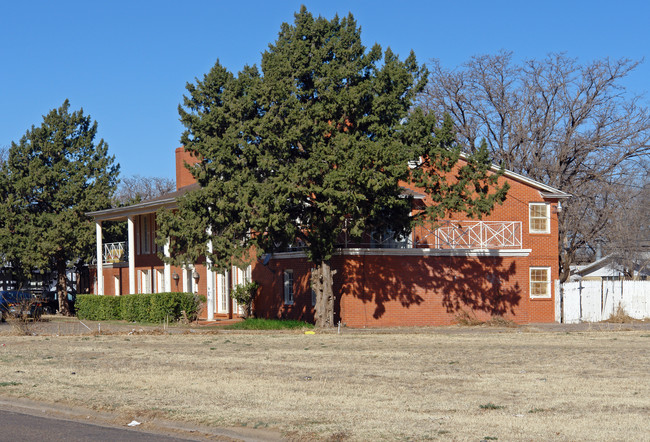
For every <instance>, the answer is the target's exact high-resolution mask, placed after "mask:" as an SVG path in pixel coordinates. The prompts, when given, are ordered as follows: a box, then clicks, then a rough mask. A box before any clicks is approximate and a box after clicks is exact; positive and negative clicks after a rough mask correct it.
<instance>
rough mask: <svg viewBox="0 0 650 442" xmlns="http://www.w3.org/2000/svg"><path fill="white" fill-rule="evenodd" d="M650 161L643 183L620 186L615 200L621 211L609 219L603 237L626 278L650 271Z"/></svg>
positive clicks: (607, 251)
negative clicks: (649, 269) (636, 273)
mask: <svg viewBox="0 0 650 442" xmlns="http://www.w3.org/2000/svg"><path fill="white" fill-rule="evenodd" d="M649 166H650V161H648V162H647V164H646V165H645V166H644V167H643V168H642V172H641V173H640V175H641V176H642V177H643V178H642V180H641V181H640V182H639V181H632V182H626V183H621V185H619V189H618V190H619V192H618V195H617V197H616V199H617V201H618V202H619V207H620V210H619V211H618V212H617V214H616V216H614V217H612V218H611V219H610V220H609V223H608V225H607V227H606V229H605V233H604V235H603V238H604V241H603V243H604V246H603V248H604V250H605V252H606V253H607V254H609V255H611V256H612V257H613V258H614V261H615V262H616V263H617V264H619V265H620V266H621V267H622V268H623V270H624V272H625V276H626V277H634V276H635V272H642V271H644V270H646V269H648V268H650V221H649V220H650V169H648V167H649Z"/></svg>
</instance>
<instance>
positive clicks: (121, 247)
mask: <svg viewBox="0 0 650 442" xmlns="http://www.w3.org/2000/svg"><path fill="white" fill-rule="evenodd" d="M128 256H129V253H128V248H127V244H126V242H109V243H106V244H104V264H115V263H118V262H126V261H127V260H128Z"/></svg>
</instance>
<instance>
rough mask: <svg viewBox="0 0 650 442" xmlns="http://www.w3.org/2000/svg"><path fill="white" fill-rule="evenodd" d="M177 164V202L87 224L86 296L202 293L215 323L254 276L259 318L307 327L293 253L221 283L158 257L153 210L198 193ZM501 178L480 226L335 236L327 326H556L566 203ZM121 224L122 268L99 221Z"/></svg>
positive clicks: (302, 263)
mask: <svg viewBox="0 0 650 442" xmlns="http://www.w3.org/2000/svg"><path fill="white" fill-rule="evenodd" d="M186 161H187V162H188V163H191V162H192V158H191V157H189V156H188V155H187V154H186V153H185V152H184V150H183V149H182V148H179V149H177V150H176V179H177V191H176V192H175V193H173V194H170V195H166V196H164V197H161V198H157V199H155V200H151V201H146V202H143V203H141V204H136V205H134V206H130V207H125V208H118V209H109V210H103V211H99V212H93V213H91V214H89V215H91V216H92V217H93V218H94V219H95V221H96V222H97V231H98V241H97V256H98V260H97V262H98V263H100V264H99V265H98V273H97V274H98V275H102V276H100V278H97V281H96V284H95V287H96V290H95V293H98V294H110V295H112V294H115V295H120V294H122V293H145V292H162V291H169V290H173V291H176V290H179V291H180V290H182V291H193V292H196V293H199V294H203V295H205V296H206V298H207V303H206V308H205V310H204V311H203V316H204V317H205V318H206V319H214V318H215V317H217V316H221V315H230V316H232V315H233V314H236V313H237V312H238V307H237V306H236V305H235V303H234V302H233V301H232V300H231V299H230V297H229V293H230V288H231V287H232V286H233V285H236V284H239V283H242V282H244V281H247V280H250V279H253V280H255V281H257V282H259V283H260V285H261V288H260V292H259V294H258V296H257V298H256V301H255V304H254V312H255V314H256V315H257V316H261V317H273V318H275V317H281V318H292V319H302V320H306V321H313V305H314V303H315V300H314V297H313V293H312V291H311V289H310V283H309V280H310V272H311V268H312V267H313V266H312V264H310V263H309V262H307V260H306V258H305V255H304V253H303V252H301V251H300V250H294V251H287V252H284V253H275V254H273V255H272V256H268V257H266V259H264V260H262V261H260V262H255V263H254V264H253V265H252V266H249V267H248V269H245V270H241V269H237V268H233V269H231V270H230V271H229V272H225V273H224V274H217V273H215V272H212V271H210V270H209V269H208V267H209V266H208V267H206V265H205V263H203V264H195V265H190V266H186V267H184V268H178V267H173V266H169V265H165V264H163V262H162V260H160V259H159V258H158V256H157V255H156V254H157V252H158V250H157V249H156V246H155V244H154V241H153V239H154V237H155V213H156V211H158V210H160V208H162V207H167V208H173V207H174V205H175V201H176V198H177V197H178V196H179V195H181V194H182V193H184V192H186V191H188V190H191V189H192V187H193V186H196V184H195V183H194V180H193V179H192V176H191V174H190V173H189V172H188V171H187V170H186V169H185V167H183V164H184V162H186ZM461 161H462V160H461ZM504 181H507V182H508V183H509V184H510V190H509V191H508V196H507V198H506V200H505V201H504V203H503V204H502V205H498V206H496V207H495V208H494V210H493V212H492V214H491V215H490V216H488V217H485V218H484V219H483V220H481V221H477V220H469V219H466V218H462V217H458V218H454V219H450V220H445V221H442V222H439V223H438V224H437V225H436V226H435V228H434V226H431V228H426V227H418V228H416V229H414V230H413V231H412V232H411V234H410V235H409V236H408V237H407V238H398V239H395V238H393V237H391V236H386V235H384V237H377V236H374V235H368V236H367V238H365V239H363V240H362V242H360V243H355V242H353V241H352V240H349V239H348V238H343V239H342V242H341V244H340V249H339V251H338V253H337V254H336V255H335V256H334V258H333V259H332V263H331V264H332V268H333V269H335V270H337V274H336V276H335V277H334V292H335V293H336V294H337V302H336V305H335V321H336V322H338V321H341V323H342V324H345V325H347V326H351V327H374V326H416V325H444V324H450V323H453V322H455V321H456V320H457V318H458V316H459V315H470V316H476V317H477V318H479V319H487V318H489V317H491V316H496V315H498V316H504V317H507V318H509V319H512V320H514V321H515V322H518V323H529V322H552V321H554V320H555V293H554V284H552V282H553V280H554V279H556V278H557V277H558V273H559V268H558V231H557V229H558V223H557V213H558V212H559V211H560V210H561V201H562V200H564V199H566V198H568V197H569V195H568V194H566V193H564V192H562V191H560V190H557V189H554V188H552V187H550V186H547V185H545V184H542V183H539V182H536V181H533V180H530V179H528V178H526V177H523V176H521V175H518V174H515V173H513V172H508V171H506V173H505V174H504V175H503V176H502V177H501V178H500V182H501V183H502V182H504ZM404 187H405V192H409V193H412V194H413V195H414V196H415V199H416V201H417V203H418V204H429V203H430V201H429V200H428V198H426V197H425V196H424V195H422V194H420V193H419V192H418V189H416V188H408V187H407V186H404ZM124 219H126V220H128V221H129V241H128V244H133V245H134V247H128V257H129V259H128V260H124V261H121V262H111V254H110V253H111V251H112V250H120V247H122V250H123V249H124V245H122V246H119V245H108V244H102V243H101V222H102V221H105V220H124ZM162 252H163V253H164V252H165V251H164V250H163V251H162ZM115 253H117V254H119V253H120V252H119V251H118V252H115ZM107 256H108V258H107ZM124 256H125V255H124ZM114 260H115V259H114Z"/></svg>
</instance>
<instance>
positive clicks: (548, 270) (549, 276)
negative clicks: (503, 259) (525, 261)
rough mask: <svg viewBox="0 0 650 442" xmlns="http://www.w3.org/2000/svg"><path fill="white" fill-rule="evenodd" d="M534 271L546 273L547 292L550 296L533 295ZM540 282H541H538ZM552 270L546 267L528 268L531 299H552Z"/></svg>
mask: <svg viewBox="0 0 650 442" xmlns="http://www.w3.org/2000/svg"><path fill="white" fill-rule="evenodd" d="M533 270H544V271H546V281H545V283H546V291H547V293H548V295H533V279H532V277H531V276H532V275H531V274H532V272H533ZM538 282H539V281H538ZM551 282H552V281H551V268H550V267H546V266H539V267H529V268H528V295H529V296H530V298H531V299H550V298H551Z"/></svg>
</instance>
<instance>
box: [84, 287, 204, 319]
mask: <svg viewBox="0 0 650 442" xmlns="http://www.w3.org/2000/svg"><path fill="white" fill-rule="evenodd" d="M75 309H76V313H77V317H78V318H79V319H89V320H91V321H108V320H113V319H115V320H120V319H121V320H126V321H129V322H151V323H159V322H162V321H165V320H170V321H177V320H179V319H182V318H183V312H185V315H186V317H187V319H189V320H194V319H196V315H197V313H198V309H199V300H198V298H197V297H196V296H194V295H193V294H192V293H177V292H172V293H149V294H144V293H142V294H137V295H124V296H97V295H78V296H77V301H76V302H75Z"/></svg>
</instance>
